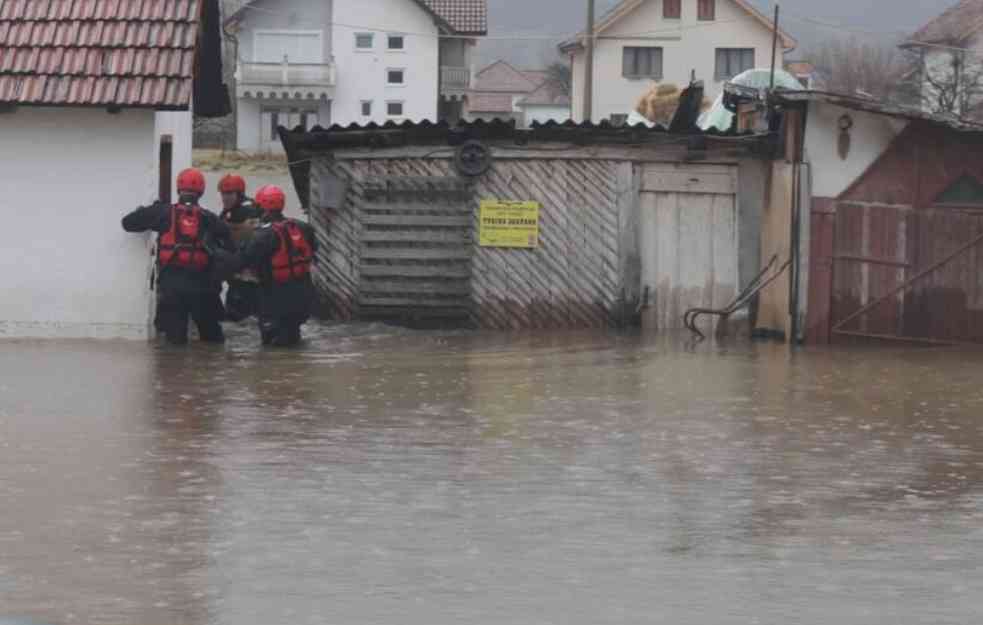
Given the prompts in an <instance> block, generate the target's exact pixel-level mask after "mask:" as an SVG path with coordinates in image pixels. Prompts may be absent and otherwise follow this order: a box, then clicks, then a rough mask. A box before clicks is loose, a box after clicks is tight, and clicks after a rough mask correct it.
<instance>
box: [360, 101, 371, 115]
mask: <svg viewBox="0 0 983 625" xmlns="http://www.w3.org/2000/svg"><path fill="white" fill-rule="evenodd" d="M362 117H372V100H362Z"/></svg>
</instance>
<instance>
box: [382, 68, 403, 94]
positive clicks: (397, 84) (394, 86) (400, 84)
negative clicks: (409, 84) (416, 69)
mask: <svg viewBox="0 0 983 625" xmlns="http://www.w3.org/2000/svg"><path fill="white" fill-rule="evenodd" d="M389 72H402V73H403V82H389ZM386 86H387V87H390V88H392V89H401V88H403V87H405V86H406V68H405V67H387V68H386Z"/></svg>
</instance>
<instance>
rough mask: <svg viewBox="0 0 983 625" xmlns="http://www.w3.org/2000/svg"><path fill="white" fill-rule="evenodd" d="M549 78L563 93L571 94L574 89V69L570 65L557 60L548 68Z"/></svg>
mask: <svg viewBox="0 0 983 625" xmlns="http://www.w3.org/2000/svg"><path fill="white" fill-rule="evenodd" d="M546 74H547V76H548V78H547V80H549V81H550V82H551V83H553V84H554V85H556V86H557V88H559V89H560V91H562V92H563V95H566V96H569V95H570V94H571V92H572V89H573V71H572V70H571V69H570V65H569V64H567V63H564V62H562V61H555V62H553V63H551V64H550V65H549V66H548V67H547V68H546Z"/></svg>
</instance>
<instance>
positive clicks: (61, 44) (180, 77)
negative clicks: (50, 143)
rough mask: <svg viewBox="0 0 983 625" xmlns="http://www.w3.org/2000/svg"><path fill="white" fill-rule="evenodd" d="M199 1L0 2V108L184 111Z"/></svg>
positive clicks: (190, 85) (188, 96)
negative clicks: (10, 105)
mask: <svg viewBox="0 0 983 625" xmlns="http://www.w3.org/2000/svg"><path fill="white" fill-rule="evenodd" d="M202 2H203V0H0V102H4V103H15V104H21V105H76V106H84V105H100V106H126V107H145V108H158V109H186V108H188V107H189V106H190V104H191V96H192V90H193V70H194V62H195V45H196V43H197V35H198V30H199V16H200V13H201V8H202Z"/></svg>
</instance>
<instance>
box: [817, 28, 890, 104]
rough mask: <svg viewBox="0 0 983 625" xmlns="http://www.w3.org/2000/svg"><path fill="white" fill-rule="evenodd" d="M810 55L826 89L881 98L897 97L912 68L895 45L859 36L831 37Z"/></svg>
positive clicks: (845, 93)
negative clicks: (871, 41)
mask: <svg viewBox="0 0 983 625" xmlns="http://www.w3.org/2000/svg"><path fill="white" fill-rule="evenodd" d="M807 56H808V57H809V60H810V61H811V62H812V64H813V65H814V66H815V68H816V71H817V72H818V73H819V75H820V77H821V78H822V81H823V83H824V85H825V90H826V91H831V92H834V93H841V94H844V95H852V96H858V95H859V96H865V97H873V98H876V99H879V100H896V99H897V97H898V88H899V85H900V83H901V81H902V78H903V77H904V76H905V75H906V73H908V72H909V70H910V65H908V64H906V63H905V59H904V57H903V55H902V54H901V52H900V51H899V50H898V49H897V48H896V47H895V46H893V45H887V44H879V43H869V42H866V41H860V40H858V39H855V38H833V39H827V40H826V41H824V42H822V43H821V44H819V45H818V46H817V47H816V48H815V50H814V51H813V52H812V53H811V54H809V55H807Z"/></svg>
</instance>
